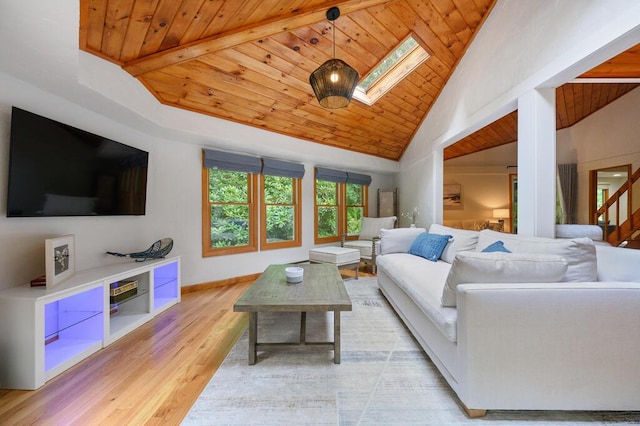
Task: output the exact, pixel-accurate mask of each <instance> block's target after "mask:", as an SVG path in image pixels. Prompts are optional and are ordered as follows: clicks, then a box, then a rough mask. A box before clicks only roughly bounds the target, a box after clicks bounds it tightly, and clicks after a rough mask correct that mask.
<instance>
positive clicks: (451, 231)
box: [429, 223, 479, 263]
mask: <svg viewBox="0 0 640 426" xmlns="http://www.w3.org/2000/svg"><path fill="white" fill-rule="evenodd" d="M429 233H430V234H443V235H451V236H453V239H452V240H451V241H449V244H447V247H445V249H444V251H443V252H442V256H440V258H441V259H442V260H444V261H445V262H447V263H452V262H453V258H454V257H456V253H458V252H460V251H473V250H475V249H476V246H477V244H478V235H479V233H478V231H466V230H463V229H455V228H449V227H448V226H442V225H439V224H437V223H434V224H432V225H431V227H430V228H429Z"/></svg>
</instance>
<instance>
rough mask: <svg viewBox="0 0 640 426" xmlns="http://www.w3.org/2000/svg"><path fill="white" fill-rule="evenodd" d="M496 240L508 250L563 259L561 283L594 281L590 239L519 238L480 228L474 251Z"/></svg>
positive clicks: (594, 250)
mask: <svg viewBox="0 0 640 426" xmlns="http://www.w3.org/2000/svg"><path fill="white" fill-rule="evenodd" d="M496 241H502V242H504V246H505V247H506V248H507V250H509V251H510V252H512V253H544V254H557V255H560V256H562V257H563V258H564V260H565V261H566V262H567V265H568V267H567V272H566V274H565V276H564V277H563V278H562V280H561V281H563V282H594V281H598V265H597V259H596V247H595V245H594V244H593V241H592V240H591V239H590V238H570V239H569V238H566V239H565V238H560V239H555V238H543V237H522V236H519V235H515V234H506V233H504V232H495V231H491V230H488V229H485V230H483V231H480V238H479V239H478V246H477V248H476V250H477V251H481V250H482V249H484V248H485V247H487V246H488V245H490V244H493V243H495V242H496Z"/></svg>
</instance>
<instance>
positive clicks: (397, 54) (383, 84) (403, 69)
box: [353, 36, 429, 105]
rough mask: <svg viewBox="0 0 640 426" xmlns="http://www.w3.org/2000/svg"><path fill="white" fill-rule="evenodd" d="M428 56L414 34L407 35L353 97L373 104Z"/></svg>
mask: <svg viewBox="0 0 640 426" xmlns="http://www.w3.org/2000/svg"><path fill="white" fill-rule="evenodd" d="M428 58H429V54H428V53H427V51H426V50H424V49H423V48H422V46H420V44H419V43H418V42H417V41H416V40H415V39H414V38H413V37H412V36H409V37H407V38H406V39H405V40H404V41H403V42H402V43H400V44H399V45H398V47H396V48H395V49H394V50H393V51H392V52H391V53H389V54H388V55H387V56H386V57H385V58H384V59H383V60H382V61H381V62H380V63H379V64H378V65H377V66H376V67H375V68H373V69H372V70H371V72H369V74H367V76H366V77H365V78H364V79H363V80H362V81H361V82H360V84H358V86H357V87H356V91H355V92H354V94H353V97H354V98H355V99H357V100H359V101H360V102H363V103H365V104H367V105H373V104H374V103H375V102H376V101H377V100H378V99H380V98H381V97H382V95H384V94H385V93H387V92H388V91H389V90H391V88H393V86H395V85H396V84H398V83H399V82H400V81H401V80H402V79H403V78H405V77H406V76H407V75H408V74H409V73H411V71H413V70H414V69H416V67H418V65H420V64H422V63H423V62H424V61H426V60H427V59H428Z"/></svg>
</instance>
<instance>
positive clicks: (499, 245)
mask: <svg viewBox="0 0 640 426" xmlns="http://www.w3.org/2000/svg"><path fill="white" fill-rule="evenodd" d="M496 251H501V252H503V253H511V252H510V251H509V250H508V249H507V248H506V247H505V246H504V243H503V242H502V241H496V242H495V243H493V244H489V245H488V246H486V247H485V248H483V249H482V252H483V253H494V252H496Z"/></svg>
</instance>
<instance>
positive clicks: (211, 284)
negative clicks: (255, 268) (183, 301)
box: [180, 273, 261, 294]
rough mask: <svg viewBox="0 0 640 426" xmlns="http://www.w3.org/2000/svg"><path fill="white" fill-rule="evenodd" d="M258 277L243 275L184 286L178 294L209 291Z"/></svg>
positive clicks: (255, 275) (256, 275)
mask: <svg viewBox="0 0 640 426" xmlns="http://www.w3.org/2000/svg"><path fill="white" fill-rule="evenodd" d="M260 275H261V274H260V273H258V274H250V275H243V276H240V277H234V278H227V279H224V280H219V281H208V282H204V283H199V284H192V285H186V286H182V287H180V293H181V294H186V293H193V292H196V291H202V290H209V289H212V288H218V287H226V286H229V285H236V284H240V283H246V282H247V281H255V280H256V279H258V277H259V276H260Z"/></svg>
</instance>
